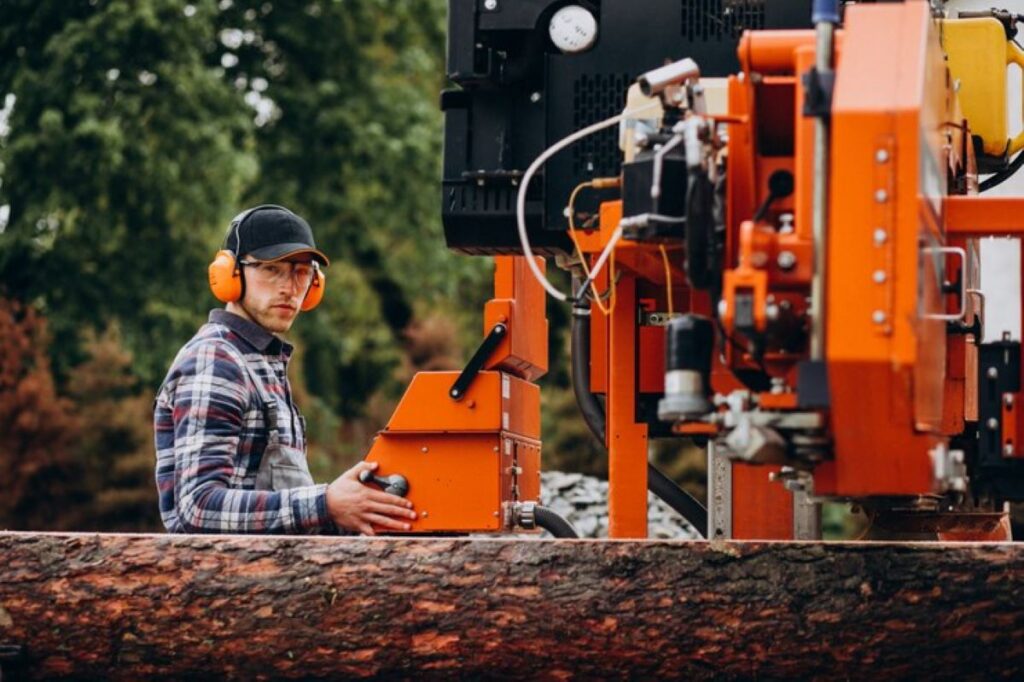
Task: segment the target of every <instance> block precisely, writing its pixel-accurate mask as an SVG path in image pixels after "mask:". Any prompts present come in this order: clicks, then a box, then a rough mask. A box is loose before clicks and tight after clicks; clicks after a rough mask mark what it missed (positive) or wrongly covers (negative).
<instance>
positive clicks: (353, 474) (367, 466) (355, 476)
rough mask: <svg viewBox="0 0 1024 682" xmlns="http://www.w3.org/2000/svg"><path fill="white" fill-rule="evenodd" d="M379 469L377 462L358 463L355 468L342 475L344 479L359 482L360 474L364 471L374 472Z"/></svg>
mask: <svg viewBox="0 0 1024 682" xmlns="http://www.w3.org/2000/svg"><path fill="white" fill-rule="evenodd" d="M376 468H377V463H376V462H358V463H357V464H356V465H355V466H354V467H352V468H351V469H349V470H348V471H346V472H345V473H343V474H342V477H343V478H350V479H352V480H353V481H358V480H359V474H360V472H363V471H373V470H374V469H376Z"/></svg>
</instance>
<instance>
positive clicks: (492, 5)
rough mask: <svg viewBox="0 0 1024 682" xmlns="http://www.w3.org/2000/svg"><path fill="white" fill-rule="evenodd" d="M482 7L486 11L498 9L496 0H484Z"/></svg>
mask: <svg viewBox="0 0 1024 682" xmlns="http://www.w3.org/2000/svg"><path fill="white" fill-rule="evenodd" d="M484 9H485V10H487V11H488V12H493V11H494V10H496V9H498V0H484Z"/></svg>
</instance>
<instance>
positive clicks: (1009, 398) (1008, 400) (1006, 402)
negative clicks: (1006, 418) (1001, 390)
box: [1003, 393, 1013, 407]
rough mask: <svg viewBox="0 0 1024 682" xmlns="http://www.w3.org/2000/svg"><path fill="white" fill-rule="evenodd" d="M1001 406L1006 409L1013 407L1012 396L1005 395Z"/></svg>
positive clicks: (1009, 394)
mask: <svg viewBox="0 0 1024 682" xmlns="http://www.w3.org/2000/svg"><path fill="white" fill-rule="evenodd" d="M1003 404H1004V405H1006V406H1007V407H1013V394H1012V393H1007V394H1005V395H1004V396H1003Z"/></svg>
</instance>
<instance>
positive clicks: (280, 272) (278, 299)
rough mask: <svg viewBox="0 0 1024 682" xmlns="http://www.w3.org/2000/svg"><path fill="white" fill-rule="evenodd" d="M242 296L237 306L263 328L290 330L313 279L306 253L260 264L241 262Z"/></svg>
mask: <svg viewBox="0 0 1024 682" xmlns="http://www.w3.org/2000/svg"><path fill="white" fill-rule="evenodd" d="M243 261H244V262H248V263H250V264H249V265H245V266H244V267H245V296H244V297H243V298H242V301H241V307H242V308H243V309H244V310H245V312H247V313H248V314H249V316H250V317H251V318H252V319H253V321H254V322H256V323H257V324H259V325H260V326H261V327H263V328H264V329H266V330H267V331H270V332H273V333H276V334H283V333H285V332H287V331H288V330H289V329H291V326H292V323H293V322H294V321H295V318H296V316H298V314H299V306H301V305H302V299H303V298H305V296H306V291H307V290H308V289H309V285H310V282H311V281H312V278H313V274H314V271H313V262H312V260H311V259H310V257H309V256H308V255H305V254H298V255H296V256H294V257H292V258H287V259H284V260H279V261H274V262H272V263H263V262H257V261H245V260H244V259H243Z"/></svg>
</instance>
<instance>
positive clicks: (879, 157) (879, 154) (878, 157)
mask: <svg viewBox="0 0 1024 682" xmlns="http://www.w3.org/2000/svg"><path fill="white" fill-rule="evenodd" d="M888 160H889V151H888V150H886V149H879V150H878V151H876V152H875V161H877V162H878V163H885V162H886V161H888Z"/></svg>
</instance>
